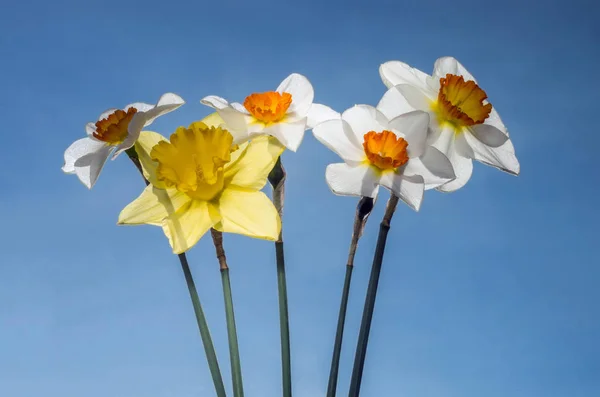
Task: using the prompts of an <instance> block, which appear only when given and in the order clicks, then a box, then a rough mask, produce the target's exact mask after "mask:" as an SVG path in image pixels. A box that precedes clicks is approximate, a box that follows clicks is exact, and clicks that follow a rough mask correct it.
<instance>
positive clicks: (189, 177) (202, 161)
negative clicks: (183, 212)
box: [150, 122, 237, 200]
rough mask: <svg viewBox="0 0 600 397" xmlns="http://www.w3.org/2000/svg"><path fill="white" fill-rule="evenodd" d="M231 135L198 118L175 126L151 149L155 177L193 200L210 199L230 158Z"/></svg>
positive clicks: (214, 194)
mask: <svg viewBox="0 0 600 397" xmlns="http://www.w3.org/2000/svg"><path fill="white" fill-rule="evenodd" d="M232 142H233V136H232V135H231V134H230V133H229V132H228V131H227V130H225V129H222V128H215V127H208V126H207V125H206V124H204V123H202V122H195V123H192V124H191V125H190V126H189V128H185V127H179V128H178V129H177V131H175V133H174V134H173V135H171V137H170V142H167V141H162V142H160V143H158V144H157V145H156V146H155V147H154V148H153V149H152V151H151V153H150V157H151V158H152V160H154V161H156V162H158V167H157V170H156V174H157V179H158V180H159V181H162V182H164V183H165V185H166V186H167V187H174V188H176V189H177V190H179V191H180V192H182V193H185V194H187V195H188V196H189V197H191V198H193V199H197V200H211V199H213V198H215V197H216V196H217V195H218V194H219V193H220V192H221V191H222V189H223V183H224V177H223V170H224V166H225V164H227V163H228V162H229V161H230V160H231V152H232V151H233V150H235V149H236V148H237V147H235V146H232Z"/></svg>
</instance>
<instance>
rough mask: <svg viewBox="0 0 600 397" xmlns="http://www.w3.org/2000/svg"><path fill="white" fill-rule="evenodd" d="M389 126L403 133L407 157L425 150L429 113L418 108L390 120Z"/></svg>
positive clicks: (417, 155) (417, 154)
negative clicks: (406, 145)
mask: <svg viewBox="0 0 600 397" xmlns="http://www.w3.org/2000/svg"><path fill="white" fill-rule="evenodd" d="M389 125H390V127H392V128H393V129H395V130H398V131H399V132H401V133H402V134H403V135H404V138H405V139H406V142H408V148H407V150H408V157H410V158H413V157H419V156H420V155H422V154H423V152H424V151H425V142H426V141H427V130H428V128H429V114H428V113H427V112H423V111H420V110H415V111H412V112H409V113H405V114H402V115H400V116H398V117H395V118H394V119H393V120H390V124H389Z"/></svg>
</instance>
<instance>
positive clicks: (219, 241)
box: [210, 229, 244, 397]
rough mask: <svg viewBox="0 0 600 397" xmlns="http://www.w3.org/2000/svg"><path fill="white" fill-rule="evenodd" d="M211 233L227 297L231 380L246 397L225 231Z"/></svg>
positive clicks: (238, 396)
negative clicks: (224, 243)
mask: <svg viewBox="0 0 600 397" xmlns="http://www.w3.org/2000/svg"><path fill="white" fill-rule="evenodd" d="M210 233H211V235H212V238H213V242H214V243H215V248H216V250H217V259H218V260H219V266H220V269H221V281H222V282H223V297H224V298H225V317H226V319H227V337H228V339H229V360H230V362H231V380H232V383H233V395H234V396H235V397H244V385H243V381H242V366H241V363H240V351H239V347H238V337H237V328H236V325H235V315H234V311H233V297H232V295H231V281H230V279H229V267H228V266H227V258H226V257H225V250H224V249H223V233H221V232H219V231H216V230H215V229H211V230H210Z"/></svg>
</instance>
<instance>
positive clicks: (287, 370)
mask: <svg viewBox="0 0 600 397" xmlns="http://www.w3.org/2000/svg"><path fill="white" fill-rule="evenodd" d="M285 177H286V174H285V169H284V168H283V165H282V164H281V158H279V159H277V163H276V164H275V166H274V167H273V169H272V170H271V173H270V174H269V182H270V183H271V186H273V204H274V205H275V208H276V209H277V212H278V213H279V217H280V219H281V222H282V231H281V232H280V233H279V239H278V240H277V241H276V242H275V256H276V260H277V290H278V293H279V328H280V331H281V372H282V384H283V397H292V364H291V351H290V324H289V314H288V299H287V283H286V277H285V259H284V253H283V202H284V197H285Z"/></svg>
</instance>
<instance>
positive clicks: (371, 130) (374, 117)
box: [313, 105, 454, 211]
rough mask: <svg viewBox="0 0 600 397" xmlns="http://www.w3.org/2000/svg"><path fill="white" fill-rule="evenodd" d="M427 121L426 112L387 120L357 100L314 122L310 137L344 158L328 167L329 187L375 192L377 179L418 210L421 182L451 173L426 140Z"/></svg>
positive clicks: (437, 181)
mask: <svg viewBox="0 0 600 397" xmlns="http://www.w3.org/2000/svg"><path fill="white" fill-rule="evenodd" d="M428 123H429V115H428V114H427V113H426V112H422V111H413V112H410V113H406V114H403V115H400V116H398V117H395V118H393V119H392V120H388V118H387V117H385V116H384V115H383V113H381V112H380V111H379V110H377V109H376V108H374V107H372V106H368V105H356V106H354V107H352V108H350V109H348V110H346V111H345V112H344V113H343V114H342V115H341V116H339V117H338V118H337V119H333V120H327V121H325V122H323V123H321V124H319V125H317V126H316V127H314V128H313V134H314V135H315V137H316V138H317V139H318V140H319V141H320V142H321V143H323V144H324V145H325V146H327V147H328V148H329V149H331V150H333V151H334V152H335V153H337V154H338V155H339V156H340V157H341V158H342V159H343V160H344V163H339V164H330V165H329V166H328V167H327V171H326V173H325V177H326V179H327V183H328V184H329V187H330V188H331V190H332V191H333V192H334V193H335V194H338V195H344V196H367V197H373V198H374V197H376V196H377V192H378V189H379V185H381V186H383V187H386V188H388V189H389V190H391V191H392V193H393V194H395V195H396V196H398V197H399V198H400V199H402V200H403V201H404V202H405V203H406V204H408V205H409V206H410V207H411V208H413V209H414V210H416V211H418V210H419V208H420V207H421V202H422V201H423V192H424V190H425V188H426V187H435V186H440V185H442V184H444V183H447V182H448V181H451V180H452V179H454V172H453V171H452V164H450V161H449V160H448V159H447V158H446V156H444V154H442V152H440V151H439V150H437V149H436V148H434V147H432V146H428V145H427V143H426V140H427V125H428Z"/></svg>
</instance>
